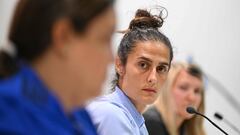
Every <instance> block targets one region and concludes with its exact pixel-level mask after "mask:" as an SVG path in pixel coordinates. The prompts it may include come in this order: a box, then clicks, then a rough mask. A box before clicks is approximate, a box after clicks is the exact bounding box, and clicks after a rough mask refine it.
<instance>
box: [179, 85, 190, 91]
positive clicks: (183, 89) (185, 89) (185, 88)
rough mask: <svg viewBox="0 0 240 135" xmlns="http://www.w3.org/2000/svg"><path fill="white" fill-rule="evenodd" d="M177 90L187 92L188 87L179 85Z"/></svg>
mask: <svg viewBox="0 0 240 135" xmlns="http://www.w3.org/2000/svg"><path fill="white" fill-rule="evenodd" d="M178 88H179V89H180V90H182V91H187V90H188V86H187V85H180V86H178Z"/></svg>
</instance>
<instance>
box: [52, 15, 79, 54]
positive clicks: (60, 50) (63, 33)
mask: <svg viewBox="0 0 240 135" xmlns="http://www.w3.org/2000/svg"><path fill="white" fill-rule="evenodd" d="M73 35H74V32H73V29H72V26H71V23H70V22H69V21H68V20H67V19H60V20H58V21H56V22H55V23H54V25H53V27H52V35H51V36H52V47H53V50H54V52H56V54H57V55H60V56H66V53H68V48H69V45H70V44H71V38H72V37H73Z"/></svg>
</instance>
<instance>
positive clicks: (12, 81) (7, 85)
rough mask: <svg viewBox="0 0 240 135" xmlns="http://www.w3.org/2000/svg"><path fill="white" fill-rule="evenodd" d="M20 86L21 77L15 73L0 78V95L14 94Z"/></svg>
mask: <svg viewBox="0 0 240 135" xmlns="http://www.w3.org/2000/svg"><path fill="white" fill-rule="evenodd" d="M21 88H22V77H21V75H19V74H15V75H13V76H11V77H9V78H6V79H0V96H1V95H2V96H14V95H15V96H16V95H18V94H19V93H20V91H21Z"/></svg>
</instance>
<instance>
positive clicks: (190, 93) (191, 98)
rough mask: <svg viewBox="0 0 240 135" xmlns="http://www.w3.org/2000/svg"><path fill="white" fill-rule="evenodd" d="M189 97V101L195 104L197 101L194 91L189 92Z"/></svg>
mask: <svg viewBox="0 0 240 135" xmlns="http://www.w3.org/2000/svg"><path fill="white" fill-rule="evenodd" d="M187 97H188V100H189V101H191V102H193V101H194V100H195V99H196V97H195V94H194V92H193V91H189V93H188V95H187Z"/></svg>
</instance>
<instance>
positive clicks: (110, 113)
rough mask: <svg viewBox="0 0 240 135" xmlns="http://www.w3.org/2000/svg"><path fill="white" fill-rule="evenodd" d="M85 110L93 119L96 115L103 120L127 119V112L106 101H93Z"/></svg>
mask: <svg viewBox="0 0 240 135" xmlns="http://www.w3.org/2000/svg"><path fill="white" fill-rule="evenodd" d="M87 110H88V111H89V113H90V115H91V116H93V117H94V116H96V115H97V117H102V118H105V119H108V118H113V119H128V112H127V111H126V110H125V109H124V108H123V107H122V106H120V105H118V104H115V103H112V102H110V101H108V100H97V101H93V102H91V103H90V104H89V105H88V106H87ZM98 115H99V116H98Z"/></svg>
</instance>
